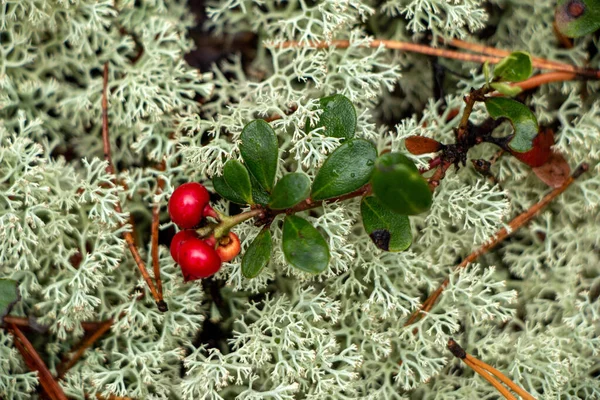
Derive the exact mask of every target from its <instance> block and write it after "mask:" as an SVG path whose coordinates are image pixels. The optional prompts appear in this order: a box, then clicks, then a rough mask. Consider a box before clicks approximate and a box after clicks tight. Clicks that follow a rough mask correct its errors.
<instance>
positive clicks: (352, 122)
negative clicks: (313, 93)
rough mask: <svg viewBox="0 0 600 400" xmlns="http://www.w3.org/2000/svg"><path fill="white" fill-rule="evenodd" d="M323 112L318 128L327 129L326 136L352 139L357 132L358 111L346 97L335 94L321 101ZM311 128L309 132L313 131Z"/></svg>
mask: <svg viewBox="0 0 600 400" xmlns="http://www.w3.org/2000/svg"><path fill="white" fill-rule="evenodd" d="M319 103H320V105H321V108H322V109H323V112H322V113H321V117H320V119H319V122H318V123H317V125H316V126H314V127H312V129H315V128H320V127H325V130H324V132H323V133H324V134H325V136H330V137H336V138H346V139H352V138H353V137H354V133H355V132H356V124H357V117H356V109H355V108H354V105H353V104H352V102H351V101H350V99H348V98H347V97H346V96H342V95H341V94H335V95H333V96H329V97H323V98H322V99H321V100H320V101H319ZM312 129H310V128H309V130H312Z"/></svg>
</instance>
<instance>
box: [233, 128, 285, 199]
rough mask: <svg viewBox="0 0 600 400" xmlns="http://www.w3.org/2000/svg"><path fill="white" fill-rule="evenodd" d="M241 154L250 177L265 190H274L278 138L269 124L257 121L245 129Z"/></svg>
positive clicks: (242, 135)
mask: <svg viewBox="0 0 600 400" xmlns="http://www.w3.org/2000/svg"><path fill="white" fill-rule="evenodd" d="M241 139H242V142H241V143H240V153H241V155H242V158H243V159H244V163H245V164H246V167H247V168H248V171H249V172H250V175H252V176H253V177H254V179H256V181H257V182H258V183H259V184H260V186H262V188H263V189H265V190H266V191H267V192H270V191H271V189H273V182H274V181H275V173H276V172H277V161H278V159H279V156H278V151H279V147H278V145H277V136H276V135H275V131H273V128H271V125H269V124H268V123H267V122H265V121H264V120H262V119H257V120H254V121H252V122H250V123H249V124H248V125H246V126H245V127H244V130H243V131H242V134H241Z"/></svg>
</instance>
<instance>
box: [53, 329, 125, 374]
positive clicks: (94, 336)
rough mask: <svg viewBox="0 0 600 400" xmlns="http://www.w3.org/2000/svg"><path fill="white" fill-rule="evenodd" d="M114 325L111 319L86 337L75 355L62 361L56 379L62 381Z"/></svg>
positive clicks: (57, 369) (76, 349) (75, 351)
mask: <svg viewBox="0 0 600 400" xmlns="http://www.w3.org/2000/svg"><path fill="white" fill-rule="evenodd" d="M112 324H113V320H112V319H109V320H106V321H103V322H102V323H100V325H99V326H98V328H97V329H96V330H95V331H94V332H93V333H91V334H89V335H86V336H85V337H84V338H83V339H82V340H81V342H79V344H78V345H77V346H76V348H75V350H74V352H73V353H74V354H73V356H72V357H70V358H65V359H63V360H62V361H61V363H60V364H59V365H58V366H57V367H56V378H57V379H62V378H63V377H64V376H65V374H66V373H67V372H68V371H69V370H70V369H71V368H72V367H73V366H74V365H75V364H77V361H79V359H80V358H81V357H82V356H83V354H84V353H85V351H86V350H87V349H88V348H89V347H91V346H92V345H93V344H94V343H95V342H96V340H98V339H100V338H101V337H102V335H104V334H105V333H106V332H108V330H109V329H110V327H111V326H112Z"/></svg>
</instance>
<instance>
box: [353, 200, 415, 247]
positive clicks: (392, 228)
mask: <svg viewBox="0 0 600 400" xmlns="http://www.w3.org/2000/svg"><path fill="white" fill-rule="evenodd" d="M360 212H361V214H362V220H363V225H364V227H365V231H367V234H368V235H369V237H370V238H371V240H372V241H373V243H375V245H376V246H377V247H379V248H380V249H381V250H385V251H393V252H397V251H404V250H406V249H408V247H409V246H410V244H411V243H412V233H411V231H410V221H409V220H408V217H407V216H406V215H400V214H396V213H395V212H393V211H392V210H390V209H389V208H387V207H386V206H384V205H383V204H382V203H381V201H379V199H377V197H375V196H369V197H365V198H364V199H363V200H362V202H361V203H360Z"/></svg>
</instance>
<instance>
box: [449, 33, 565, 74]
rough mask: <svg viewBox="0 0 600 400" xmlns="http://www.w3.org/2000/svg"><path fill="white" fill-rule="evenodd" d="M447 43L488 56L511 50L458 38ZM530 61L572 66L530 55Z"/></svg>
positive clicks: (500, 55) (496, 55) (506, 53)
mask: <svg viewBox="0 0 600 400" xmlns="http://www.w3.org/2000/svg"><path fill="white" fill-rule="evenodd" d="M447 43H448V44H449V45H451V46H454V47H458V48H459V49H464V50H470V51H473V52H475V53H481V54H487V55H489V56H495V57H502V58H504V57H506V56H509V55H510V54H511V53H512V51H509V50H502V49H497V48H495V47H488V46H484V45H481V44H477V43H469V42H465V41H463V40H460V39H452V40H450V41H449V42H447ZM531 61H533V62H538V63H544V64H547V65H554V66H556V67H557V68H572V66H571V65H569V64H565V63H562V62H559V61H552V60H547V59H545V58H539V57H531Z"/></svg>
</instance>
